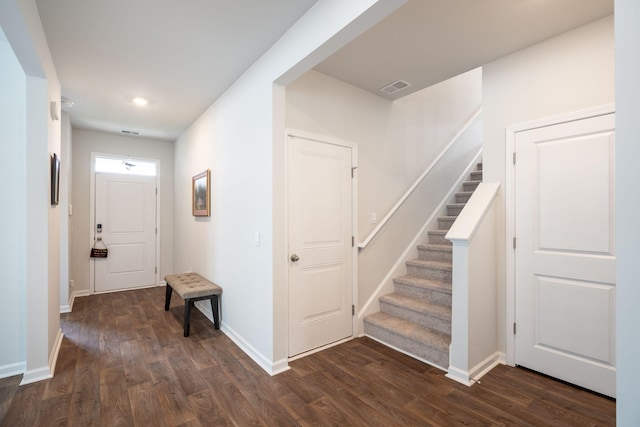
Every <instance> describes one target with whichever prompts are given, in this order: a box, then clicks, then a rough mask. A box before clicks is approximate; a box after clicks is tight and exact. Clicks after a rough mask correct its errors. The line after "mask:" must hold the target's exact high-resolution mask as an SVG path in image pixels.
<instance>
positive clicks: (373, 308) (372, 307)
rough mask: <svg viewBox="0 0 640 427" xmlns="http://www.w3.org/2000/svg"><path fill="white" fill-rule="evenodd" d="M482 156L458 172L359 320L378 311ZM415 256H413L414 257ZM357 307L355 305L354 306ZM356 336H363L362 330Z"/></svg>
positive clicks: (363, 309) (361, 309)
mask: <svg viewBox="0 0 640 427" xmlns="http://www.w3.org/2000/svg"><path fill="white" fill-rule="evenodd" d="M481 157H482V148H480V150H478V153H477V154H476V155H475V156H474V157H473V159H472V160H471V162H469V164H468V165H467V167H466V168H465V169H464V171H463V172H462V173H461V174H460V177H459V178H458V180H457V181H456V182H455V184H454V185H453V186H452V187H451V189H450V190H449V192H448V193H447V194H446V195H445V196H444V197H443V198H442V200H441V201H440V203H439V204H438V206H437V207H436V208H435V209H434V210H433V213H432V214H431V215H430V216H429V218H428V219H427V220H426V221H425V223H424V225H423V226H422V228H421V229H420V231H419V232H418V233H417V234H416V237H414V238H413V240H412V241H411V242H409V244H408V245H407V247H406V248H405V250H404V252H402V254H401V255H400V256H399V257H398V259H397V260H396V262H395V263H394V264H393V266H392V267H391V268H390V269H389V271H388V272H387V274H386V275H385V276H384V278H383V279H382V281H380V283H379V284H378V286H377V287H376V289H375V290H374V291H373V293H372V294H371V296H370V297H369V299H367V301H366V302H365V303H364V304H363V306H362V307H361V308H360V310H359V311H358V316H357V318H358V321H359V322H361V321H362V319H363V318H364V317H365V316H366V315H368V314H370V313H375V312H378V311H380V307H379V305H376V303H377V302H378V299H379V298H380V296H381V295H385V294H387V293H391V292H393V278H394V277H397V276H399V275H401V274H402V273H399V270H400V269H401V268H402V267H403V266H404V264H405V262H406V261H408V260H409V259H410V258H411V257H412V256H411V253H412V252H415V251H417V249H416V248H417V246H418V242H421V241H424V240H425V234H426V233H427V231H428V230H431V227H432V226H433V225H435V223H436V222H437V220H438V216H440V215H442V212H443V211H444V209H445V206H446V205H447V204H448V203H449V202H450V200H451V199H452V198H453V196H454V194H455V193H456V192H458V191H459V189H460V187H461V186H462V183H463V182H464V181H466V180H467V178H468V177H469V173H470V172H471V171H472V170H473V168H474V167H475V165H476V164H477V163H478V162H479V161H480V159H481ZM414 258H415V257H414ZM356 307H357V306H356ZM358 336H364V331H363V332H362V333H360V334H358Z"/></svg>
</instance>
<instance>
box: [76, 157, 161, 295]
mask: <svg viewBox="0 0 640 427" xmlns="http://www.w3.org/2000/svg"><path fill="white" fill-rule="evenodd" d="M96 157H104V158H108V159H117V160H128V159H132V160H141V161H145V162H154V163H155V164H156V188H157V189H158V194H157V197H156V227H157V229H158V232H157V233H156V266H158V271H156V273H155V284H156V286H159V285H160V195H161V194H162V192H161V191H160V166H161V165H160V163H161V162H160V160H159V159H149V158H146V157H138V156H133V157H132V156H123V155H120V154H109V153H97V152H91V171H90V173H89V174H90V183H89V185H90V190H89V192H90V194H89V247H92V246H93V235H94V232H95V229H96V212H95V210H96ZM88 253H89V251H88V250H87V254H88ZM87 256H88V255H87ZM95 279H96V278H95V260H94V259H91V260H90V261H89V294H90V295H93V294H95V292H96V283H95Z"/></svg>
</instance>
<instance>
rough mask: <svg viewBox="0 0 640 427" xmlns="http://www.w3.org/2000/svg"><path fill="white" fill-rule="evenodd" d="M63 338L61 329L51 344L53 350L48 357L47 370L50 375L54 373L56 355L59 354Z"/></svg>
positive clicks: (56, 361) (56, 360)
mask: <svg viewBox="0 0 640 427" xmlns="http://www.w3.org/2000/svg"><path fill="white" fill-rule="evenodd" d="M63 338H64V334H63V333H62V329H58V334H57V335H56V341H55V343H54V344H53V349H52V350H51V354H50V355H49V368H50V369H51V375H53V374H55V372H56V363H58V355H59V354H60V347H61V346H62V339H63Z"/></svg>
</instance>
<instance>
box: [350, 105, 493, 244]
mask: <svg viewBox="0 0 640 427" xmlns="http://www.w3.org/2000/svg"><path fill="white" fill-rule="evenodd" d="M480 114H482V107H480V108H478V109H477V110H476V111H475V112H474V113H473V114H472V115H471V117H470V118H469V119H468V120H467V121H466V122H464V124H463V125H462V127H461V128H460V129H459V130H458V131H457V132H456V134H455V135H454V136H453V138H451V140H450V141H449V143H448V144H447V145H446V146H445V147H444V149H443V150H442V151H441V152H440V154H438V156H437V157H436V158H435V159H433V161H432V162H431V164H429V166H427V168H426V169H425V170H424V172H422V174H421V175H420V176H419V177H418V179H416V180H415V182H414V183H413V184H412V185H411V187H409V189H408V190H407V191H406V192H405V193H404V194H403V195H402V197H400V200H398V201H397V202H396V204H395V205H393V207H392V208H391V210H389V212H388V213H387V214H386V215H385V217H384V218H382V220H381V221H380V222H379V223H378V225H377V226H376V227H375V228H374V229H373V230H371V233H369V235H368V236H367V238H366V239H364V241H363V242H362V243H358V248H359V249H364V248H366V247H367V245H368V244H369V242H371V240H373V238H374V237H376V235H377V234H378V232H380V230H382V228H383V227H384V226H385V224H386V223H387V222H388V221H389V220H390V219H391V217H392V216H393V215H394V214H395V213H396V211H397V210H398V209H399V208H400V206H402V205H403V204H404V202H405V201H406V200H407V199H408V198H409V196H410V195H411V193H413V192H414V190H415V189H416V188H417V187H418V185H420V183H421V182H422V180H423V179H424V178H425V177H426V176H427V175H429V173H430V172H431V170H432V169H433V168H434V167H435V166H436V165H437V164H438V162H439V161H440V160H441V159H442V158H443V157H444V155H445V154H447V152H448V151H449V149H450V148H451V147H452V146H453V145H454V144H455V143H456V142H457V141H458V139H459V138H460V137H461V136H462V134H463V133H464V132H466V130H467V129H468V128H469V127H470V126H471V125H472V124H473V123H474V122H475V121H476V119H477V118H478V117H480Z"/></svg>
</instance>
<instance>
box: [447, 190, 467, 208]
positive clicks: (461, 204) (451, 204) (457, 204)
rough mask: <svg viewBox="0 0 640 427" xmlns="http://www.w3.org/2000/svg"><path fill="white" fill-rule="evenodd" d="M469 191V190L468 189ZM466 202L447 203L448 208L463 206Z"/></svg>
mask: <svg viewBox="0 0 640 427" xmlns="http://www.w3.org/2000/svg"><path fill="white" fill-rule="evenodd" d="M470 193H471V191H470ZM465 205H466V203H449V204H448V205H447V207H448V208H464V207H465Z"/></svg>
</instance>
